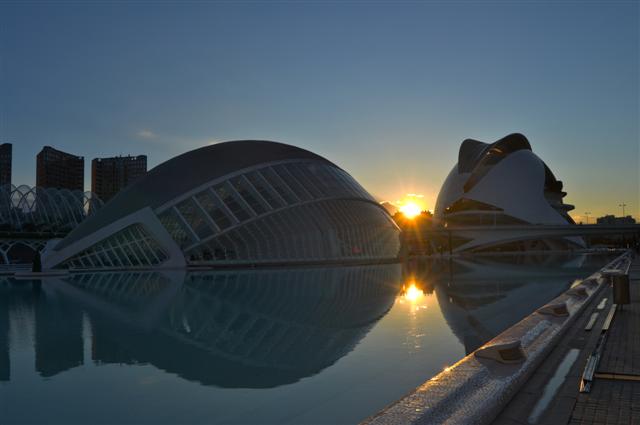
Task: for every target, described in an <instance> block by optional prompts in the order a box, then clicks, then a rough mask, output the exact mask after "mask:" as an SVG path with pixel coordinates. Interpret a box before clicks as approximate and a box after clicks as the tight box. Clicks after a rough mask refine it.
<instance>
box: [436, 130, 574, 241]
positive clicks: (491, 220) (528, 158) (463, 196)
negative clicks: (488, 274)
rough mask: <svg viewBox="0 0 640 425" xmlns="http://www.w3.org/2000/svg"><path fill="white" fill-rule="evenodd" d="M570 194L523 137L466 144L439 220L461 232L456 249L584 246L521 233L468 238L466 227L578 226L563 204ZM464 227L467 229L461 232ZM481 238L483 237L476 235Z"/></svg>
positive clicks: (441, 198) (443, 194) (442, 197)
mask: <svg viewBox="0 0 640 425" xmlns="http://www.w3.org/2000/svg"><path fill="white" fill-rule="evenodd" d="M565 196H566V192H563V191H562V182H561V181H559V180H557V179H556V178H555V176H554V175H553V173H552V172H551V170H550V169H549V167H548V166H547V165H546V164H545V163H544V161H542V160H541V159H540V158H539V157H538V156H537V155H536V154H534V153H533V152H532V150H531V145H530V144H529V141H528V140H527V138H526V137H525V136H523V135H522V134H518V133H514V134H510V135H508V136H506V137H504V138H502V139H500V140H498V141H497V142H494V143H491V144H488V143H483V142H479V141H477V140H472V139H467V140H465V141H463V142H462V145H461V146H460V151H459V154H458V163H457V164H456V165H455V166H454V167H453V169H452V170H451V172H450V173H449V175H448V176H447V178H446V180H445V181H444V183H443V185H442V189H441V190H440V193H439V195H438V199H437V201H436V207H435V212H434V218H435V220H436V221H437V222H439V223H440V224H442V225H444V226H447V227H450V228H453V227H455V228H456V240H455V241H454V245H455V249H454V250H453V251H458V252H459V251H468V250H472V251H530V250H549V249H566V248H571V247H584V241H583V239H582V238H579V237H563V238H557V239H548V238H547V239H535V238H534V239H530V238H531V236H526V234H527V233H523V236H519V234H518V232H517V231H514V232H513V234H510V233H509V232H505V231H501V232H493V233H492V232H483V233H482V235H483V236H482V237H481V238H478V237H476V236H471V235H472V234H473V233H472V232H469V235H470V236H469V237H468V238H465V232H464V230H463V229H464V228H465V227H469V228H471V227H473V226H509V225H512V226H521V225H530V224H531V225H536V224H546V225H568V224H575V223H574V221H573V219H572V218H571V217H570V216H569V214H568V211H571V210H572V209H573V208H574V207H573V206H572V205H569V204H565V203H564V202H563V198H564V197H565ZM461 229H462V230H461ZM475 234H476V235H477V233H475Z"/></svg>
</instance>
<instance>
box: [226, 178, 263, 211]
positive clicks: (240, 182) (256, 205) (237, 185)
mask: <svg viewBox="0 0 640 425" xmlns="http://www.w3.org/2000/svg"><path fill="white" fill-rule="evenodd" d="M231 184H232V185H233V188H234V189H235V190H236V191H237V192H238V194H240V196H242V198H243V199H244V200H245V202H246V203H247V204H249V207H251V209H252V210H253V211H254V212H255V213H256V214H258V215H260V214H264V213H265V212H267V208H266V207H265V206H264V205H263V204H262V202H261V201H260V200H259V199H258V198H257V197H256V196H255V195H254V194H253V190H252V189H253V188H252V187H250V186H249V182H247V181H246V180H245V179H243V178H242V176H238V177H234V178H233V179H231Z"/></svg>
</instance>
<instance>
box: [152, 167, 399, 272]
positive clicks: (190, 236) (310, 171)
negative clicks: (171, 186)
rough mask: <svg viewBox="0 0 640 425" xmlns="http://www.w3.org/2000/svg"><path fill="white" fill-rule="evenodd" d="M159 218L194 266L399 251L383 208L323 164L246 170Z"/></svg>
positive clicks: (381, 255) (165, 208) (173, 204)
mask: <svg viewBox="0 0 640 425" xmlns="http://www.w3.org/2000/svg"><path fill="white" fill-rule="evenodd" d="M155 212H156V214H157V215H158V218H159V220H160V222H161V223H162V224H163V225H164V227H165V228H166V230H167V231H168V232H169V234H170V235H171V236H172V238H173V239H174V241H175V242H176V243H177V244H178V245H179V246H180V248H181V249H182V250H183V252H184V253H185V259H186V261H187V262H188V263H189V264H208V263H221V262H222V263H246V262H250V263H260V262H289V261H322V260H341V259H347V258H349V259H352V258H356V259H362V260H372V259H385V258H386V259H388V258H393V257H395V256H396V255H397V253H398V250H399V239H398V228H397V226H396V224H395V223H394V222H393V220H392V219H391V218H390V217H389V216H388V214H387V213H386V211H384V209H383V208H382V207H381V206H380V204H379V203H378V202H376V201H375V199H374V198H373V197H372V196H371V195H370V194H369V193H367V192H366V190H364V189H363V188H362V187H361V186H360V185H359V184H358V183H357V182H356V181H355V180H354V179H353V178H352V177H351V176H350V175H349V174H347V173H346V172H344V171H343V170H341V169H339V168H337V167H334V166H331V165H329V164H327V163H326V162H322V161H315V160H288V161H279V162H276V163H269V164H261V165H259V166H256V167H251V168H249V169H244V170H240V171H238V172H236V173H233V174H230V175H227V176H225V177H224V178H223V179H217V180H215V181H213V182H210V183H207V184H204V185H202V186H200V187H198V188H196V189H194V190H192V191H190V192H189V193H187V194H184V195H183V196H181V197H179V198H176V199H174V200H172V201H170V202H169V203H167V204H165V205H162V206H161V207H159V208H157V209H156V211H155Z"/></svg>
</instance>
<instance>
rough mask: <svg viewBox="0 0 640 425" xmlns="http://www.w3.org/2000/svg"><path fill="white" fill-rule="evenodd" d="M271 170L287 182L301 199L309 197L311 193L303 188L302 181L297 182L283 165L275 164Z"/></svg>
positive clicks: (304, 199)
mask: <svg viewBox="0 0 640 425" xmlns="http://www.w3.org/2000/svg"><path fill="white" fill-rule="evenodd" d="M273 170H274V171H275V172H276V173H277V174H278V176H280V178H281V179H282V180H284V181H285V182H286V183H287V186H289V187H290V188H291V190H293V192H294V193H295V194H296V196H297V197H298V198H300V199H302V200H303V201H308V200H310V199H311V195H310V194H309V192H308V191H307V190H305V188H304V186H303V185H302V182H299V181H298V179H297V178H295V177H294V176H292V175H291V174H290V173H289V172H288V171H287V169H286V167H285V166H284V165H276V166H274V167H273Z"/></svg>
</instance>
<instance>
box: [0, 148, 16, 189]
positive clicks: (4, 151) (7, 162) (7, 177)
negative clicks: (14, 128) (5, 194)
mask: <svg viewBox="0 0 640 425" xmlns="http://www.w3.org/2000/svg"><path fill="white" fill-rule="evenodd" d="M12 151H13V146H12V145H11V143H3V144H1V145H0V185H3V184H11V161H12V158H13V153H12Z"/></svg>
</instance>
